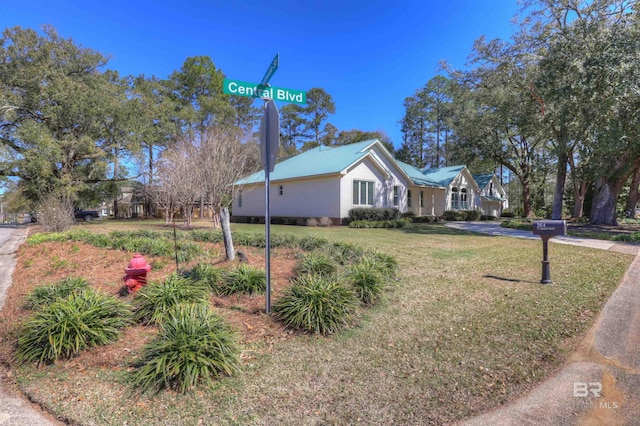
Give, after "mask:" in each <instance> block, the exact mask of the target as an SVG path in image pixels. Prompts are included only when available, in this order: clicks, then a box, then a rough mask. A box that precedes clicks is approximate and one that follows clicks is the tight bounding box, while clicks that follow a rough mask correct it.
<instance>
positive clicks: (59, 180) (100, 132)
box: [0, 26, 126, 200]
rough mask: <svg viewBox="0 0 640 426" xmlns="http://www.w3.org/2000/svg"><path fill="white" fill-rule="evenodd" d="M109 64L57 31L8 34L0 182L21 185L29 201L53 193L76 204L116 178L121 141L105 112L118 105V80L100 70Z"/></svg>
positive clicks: (2, 76)
mask: <svg viewBox="0 0 640 426" xmlns="http://www.w3.org/2000/svg"><path fill="white" fill-rule="evenodd" d="M106 63H107V59H106V58H105V57H104V56H102V55H101V54H100V53H98V52H96V51H94V50H91V49H86V48H82V47H79V46H77V45H75V44H74V43H73V41H72V40H71V39H63V38H61V37H60V36H58V34H57V32H56V31H55V29H53V27H50V26H49V27H44V29H43V33H42V34H39V33H37V32H36V31H34V30H30V29H26V30H25V29H22V28H20V27H15V28H11V29H7V30H5V31H4V32H3V34H2V38H0V145H2V147H3V148H4V149H3V150H0V153H2V155H3V157H2V158H0V176H13V177H17V178H19V179H21V184H22V188H23V190H24V193H25V195H26V196H27V197H28V198H29V199H31V200H37V199H38V198H40V197H41V196H43V195H44V194H46V193H49V192H57V193H60V194H61V196H64V197H65V198H69V197H71V198H72V199H73V198H75V197H76V196H77V194H78V192H79V191H82V190H86V189H88V188H90V187H91V185H94V184H96V183H98V182H103V181H106V180H109V178H107V176H106V172H107V165H108V164H109V162H110V161H111V159H112V156H113V149H114V140H113V139H112V138H110V137H109V123H108V122H106V121H105V108H107V107H106V105H113V104H112V103H111V100H110V98H109V93H111V89H112V87H113V84H114V82H113V81H112V79H110V77H109V76H107V75H105V74H104V73H102V72H101V71H100V69H101V68H102V67H103V66H104V65H105V64H106ZM116 104H117V102H116ZM119 143H126V141H122V140H121V141H120V142H119Z"/></svg>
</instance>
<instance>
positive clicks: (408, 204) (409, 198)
mask: <svg viewBox="0 0 640 426" xmlns="http://www.w3.org/2000/svg"><path fill="white" fill-rule="evenodd" d="M407 207H411V190H410V189H407Z"/></svg>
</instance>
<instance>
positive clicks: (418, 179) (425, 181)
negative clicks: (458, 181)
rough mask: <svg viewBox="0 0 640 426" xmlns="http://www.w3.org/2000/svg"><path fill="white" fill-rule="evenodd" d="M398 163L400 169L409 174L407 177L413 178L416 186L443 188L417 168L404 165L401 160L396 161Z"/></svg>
mask: <svg viewBox="0 0 640 426" xmlns="http://www.w3.org/2000/svg"><path fill="white" fill-rule="evenodd" d="M396 163H398V165H399V166H400V168H401V169H402V170H404V172H405V173H406V174H407V176H409V178H411V180H412V181H413V183H414V184H416V185H420V186H435V187H440V186H442V185H440V184H439V183H438V182H435V181H433V180H431V179H429V178H428V177H427V176H425V175H423V174H422V172H421V171H420V169H418V168H417V167H414V166H412V165H411V164H407V163H404V162H402V161H400V160H396Z"/></svg>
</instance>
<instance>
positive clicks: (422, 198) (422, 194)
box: [420, 191, 424, 207]
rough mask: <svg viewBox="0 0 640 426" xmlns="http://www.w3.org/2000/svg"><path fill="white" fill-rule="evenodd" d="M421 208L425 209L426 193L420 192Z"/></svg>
mask: <svg viewBox="0 0 640 426" xmlns="http://www.w3.org/2000/svg"><path fill="white" fill-rule="evenodd" d="M420 207H424V191H420Z"/></svg>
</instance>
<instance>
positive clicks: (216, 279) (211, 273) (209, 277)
mask: <svg viewBox="0 0 640 426" xmlns="http://www.w3.org/2000/svg"><path fill="white" fill-rule="evenodd" d="M183 275H184V276H185V277H186V278H190V279H191V280H193V281H196V282H199V283H201V284H203V285H205V286H207V287H209V288H210V289H211V290H212V291H213V292H215V293H220V289H221V282H222V279H223V277H224V273H223V271H222V270H221V269H220V268H216V267H215V266H213V265H211V264H209V263H198V264H197V265H196V266H194V267H193V268H191V269H190V270H189V271H186V272H185V273H184V274H183Z"/></svg>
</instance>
